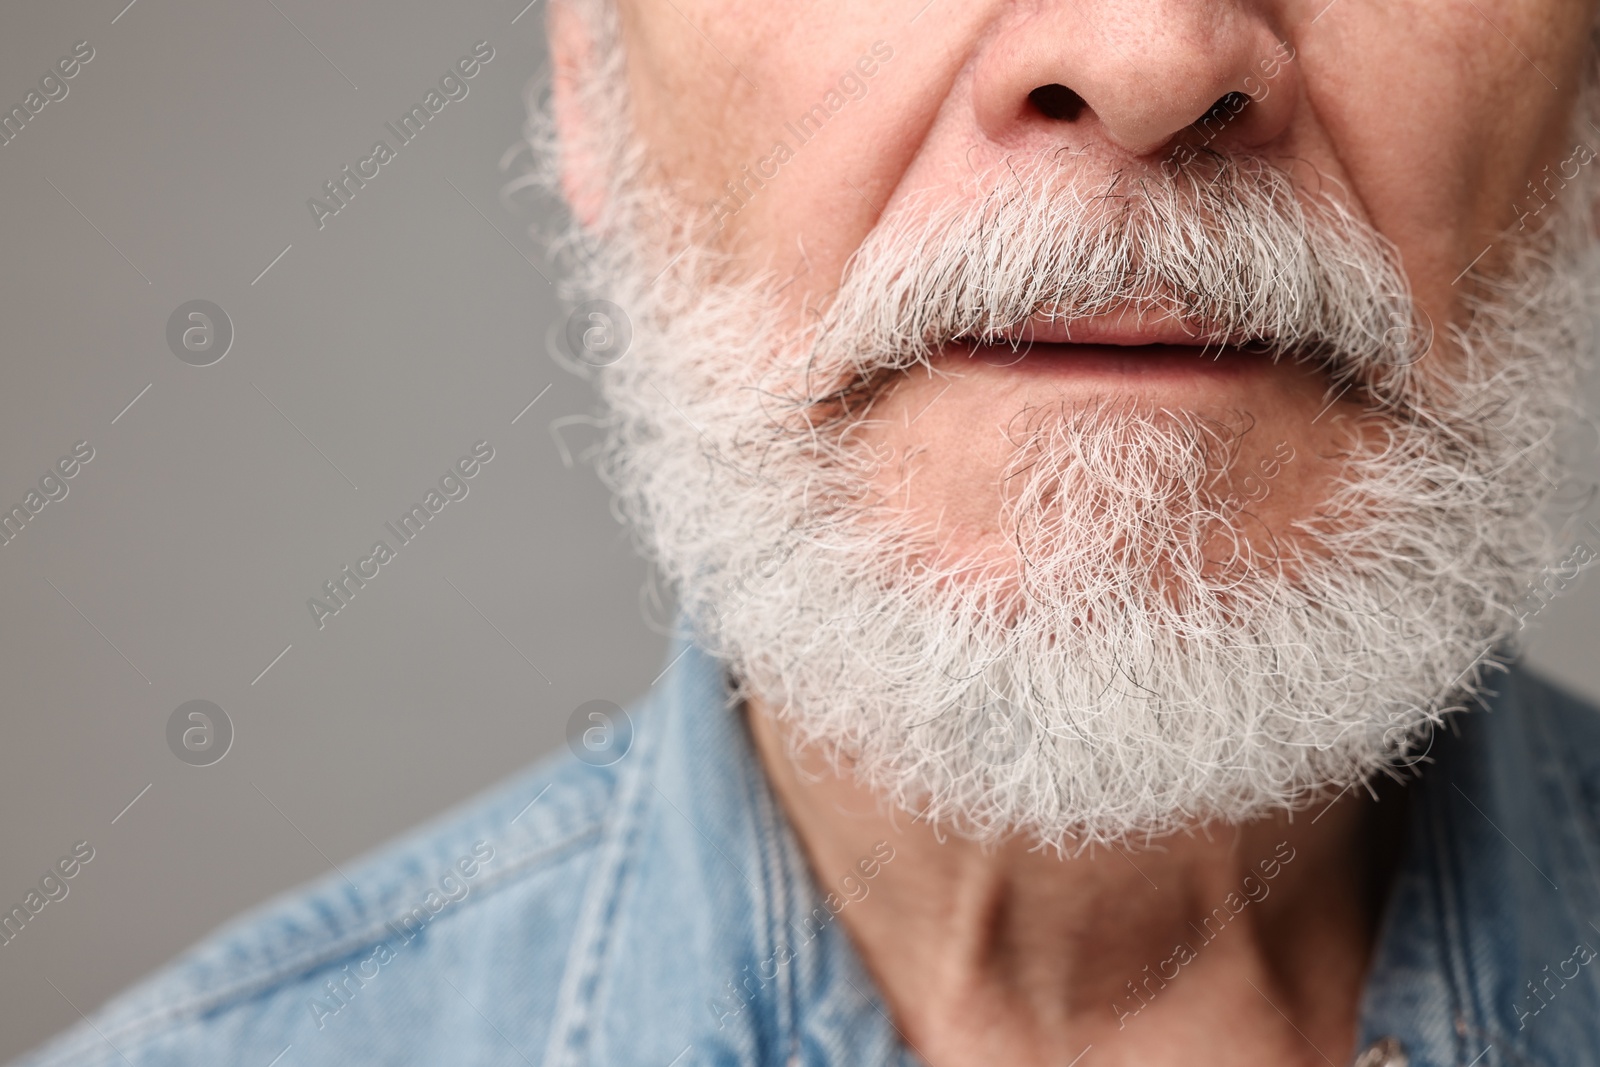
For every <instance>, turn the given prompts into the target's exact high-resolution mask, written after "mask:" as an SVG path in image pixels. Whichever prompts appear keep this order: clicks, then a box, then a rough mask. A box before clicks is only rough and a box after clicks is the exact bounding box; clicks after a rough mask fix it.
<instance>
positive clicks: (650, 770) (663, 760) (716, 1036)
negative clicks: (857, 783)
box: [541, 642, 916, 1067]
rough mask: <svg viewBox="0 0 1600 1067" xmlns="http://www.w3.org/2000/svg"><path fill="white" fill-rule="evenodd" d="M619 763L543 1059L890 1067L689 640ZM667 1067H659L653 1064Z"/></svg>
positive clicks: (894, 1041)
mask: <svg viewBox="0 0 1600 1067" xmlns="http://www.w3.org/2000/svg"><path fill="white" fill-rule="evenodd" d="M671 654H672V656H673V665H672V666H671V668H670V670H669V672H668V674H667V677H666V678H665V679H663V680H662V681H661V682H660V683H658V684H659V685H661V686H662V689H663V691H661V692H659V693H658V694H657V695H656V697H655V699H654V701H653V704H654V706H653V707H652V708H651V709H650V711H649V714H648V715H645V716H641V721H640V722H639V723H638V729H637V731H636V741H635V745H634V748H633V750H632V751H630V752H629V753H628V756H627V758H626V759H624V760H622V762H621V763H620V764H619V770H620V772H621V773H620V775H619V780H618V783H617V790H616V795H615V797H614V804H613V808H612V810H613V812H614V814H615V817H614V819H613V820H612V821H611V823H610V824H609V825H608V827H607V829H606V831H605V835H604V840H603V841H602V842H601V845H600V847H599V860H598V863H599V868H600V869H599V870H597V871H596V877H595V878H594V879H593V880H592V881H591V882H590V885H591V886H593V887H595V889H596V891H595V892H593V893H592V894H591V895H590V896H589V898H588V899H587V900H586V901H585V905H584V909H583V912H582V916H581V918H580V923H579V926H578V929H577V931H576V935H575V943H574V947H573V950H572V951H571V952H570V953H569V955H568V960H569V966H568V968H567V973H566V975H565V977H564V979H563V985H562V989H561V990H560V994H559V999H558V1002H557V1010H556V1020H557V1022H556V1028H555V1030H554V1032H553V1033H552V1034H551V1037H550V1043H549V1045H548V1046H547V1048H546V1052H545V1056H544V1058H543V1059H542V1060H541V1063H543V1064H545V1065H546V1067H579V1065H589V1064H599V1063H646V1062H655V1059H654V1058H653V1057H655V1056H657V1055H659V1053H660V1051H661V1050H662V1048H663V1046H662V1045H661V1034H660V1030H661V1029H666V1030H668V1031H670V1032H672V1033H673V1035H674V1036H673V1037H672V1039H671V1042H670V1043H671V1044H677V1045H680V1047H679V1048H674V1049H671V1050H669V1051H668V1053H667V1055H668V1057H671V1056H673V1055H676V1056H677V1057H678V1058H677V1059H673V1060H672V1064H673V1067H685V1065H687V1064H691V1063H738V1064H796V1065H797V1064H802V1063H804V1064H852V1065H853V1064H897V1063H908V1064H909V1063H915V1062H916V1061H915V1060H911V1059H907V1058H905V1056H906V1053H905V1052H904V1049H903V1045H902V1043H901V1040H900V1038H899V1037H898V1035H897V1032H896V1030H895V1028H894V1026H893V1024H892V1022H891V1021H890V1019H889V1015H888V1014H887V1011H886V1009H885V1006H884V1003H883V1001H882V1000H881V998H880V996H879V994H878V992H877V990H876V988H875V987H874V985H873V982H872V979H871V978H870V977H869V976H868V974H867V973H866V971H865V969H864V968H863V966H862V964H861V961H860V959H859V957H858V956H857V955H856V953H855V951H854V950H853V948H852V947H851V944H850V941H849V939H848V937H847V935H846V934H845V933H844V931H843V930H842V929H841V928H840V924H839V922H838V920H837V918H835V917H834V914H833V912H831V911H830V910H829V908H828V907H827V903H826V901H827V896H826V894H824V893H823V892H822V891H820V890H819V888H818V887H817V885H816V883H815V881H814V879H813V878H812V876H811V874H810V873H809V871H808V868H807V865H806V860H805V857H804V855H803V853H802V851H801V849H800V847H799V843H798V841H797V840H796V839H795V837H794V835H793V833H792V831H791V829H790V827H789V825H788V822H787V820H786V818H785V817H784V815H783V813H782V811H781V810H780V808H779V807H778V804H777V801H776V798H775V797H774V796H773V795H772V793H771V790H770V789H769V788H768V785H767V781H766V776H765V774H764V772H763V771H762V769H761V765H760V763H759V761H758V760H757V758H756V754H755V751H754V748H753V745H752V742H751V739H750V737H749V734H748V732H747V729H746V726H745V721H744V717H743V716H742V715H741V714H738V713H737V710H736V709H735V708H734V707H733V706H732V704H731V701H730V697H729V693H728V689H727V686H726V685H725V682H724V677H723V673H722V669H721V667H720V665H719V664H718V663H717V662H716V661H715V660H713V659H712V658H711V657H709V656H708V655H706V654H705V653H704V652H703V651H702V650H701V649H700V648H698V647H697V646H695V645H693V644H688V643H683V642H680V643H679V644H678V645H677V647H675V648H674V649H673V650H672V653H671ZM660 1062H662V1063H663V1067H665V1064H666V1062H667V1061H666V1060H661V1061H660Z"/></svg>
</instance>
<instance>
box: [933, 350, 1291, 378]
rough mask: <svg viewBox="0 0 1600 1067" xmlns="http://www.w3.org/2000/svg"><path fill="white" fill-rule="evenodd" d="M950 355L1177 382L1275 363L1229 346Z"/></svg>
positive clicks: (1031, 370)
mask: <svg viewBox="0 0 1600 1067" xmlns="http://www.w3.org/2000/svg"><path fill="white" fill-rule="evenodd" d="M945 357H946V358H947V359H949V360H950V361H951V362H952V363H957V364H959V365H961V366H962V367H963V368H968V367H970V368H972V369H976V367H977V366H988V367H994V368H996V369H1000V370H1004V371H1007V372H1010V373H1024V374H1039V375H1048V376H1050V377H1069V378H1113V379H1118V380H1121V381H1123V382H1125V383H1127V382H1130V380H1143V381H1149V382H1151V383H1152V384H1153V383H1154V382H1155V381H1157V380H1166V381H1178V380H1184V379H1194V378H1197V377H1201V378H1238V377H1242V376H1245V375H1249V374H1258V373H1260V372H1261V371H1262V370H1264V369H1265V368H1268V367H1270V366H1272V364H1273V360H1272V357H1271V356H1270V355H1269V354H1267V353H1265V352H1260V351H1256V350H1253V349H1242V348H1235V347H1231V346H1227V345H1223V346H1212V347H1210V348H1202V347H1199V346H1196V345H1080V344H1040V343H1033V344H1025V345H1022V346H1020V347H1017V348H1012V347H1011V346H1010V345H952V346H950V347H949V348H947V349H946V350H945Z"/></svg>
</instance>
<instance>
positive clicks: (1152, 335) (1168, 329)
mask: <svg viewBox="0 0 1600 1067" xmlns="http://www.w3.org/2000/svg"><path fill="white" fill-rule="evenodd" d="M1252 340H1259V339H1255V338H1244V337H1228V336H1227V335H1226V334H1224V333H1223V331H1221V330H1219V329H1216V328H1214V327H1207V326H1206V325H1205V324H1204V323H1200V322H1195V321H1192V320H1185V319H1181V318H1177V317H1175V316H1172V315H1163V316H1162V317H1160V318H1154V319H1148V320H1147V319H1146V318H1145V317H1144V316H1143V315H1141V314H1139V313H1138V312H1134V311H1131V310H1130V311H1118V312H1110V313H1107V314H1102V315H1095V316H1092V317H1089V318H1078V319H1063V318H1057V317H1054V316H1052V315H1049V314H1047V313H1037V314H1034V315H1030V316H1029V317H1028V318H1026V319H1024V320H1023V321H1022V322H1020V323H1018V324H1016V325H1015V326H1012V327H1010V328H1008V329H1005V330H1002V331H999V332H998V333H995V334H991V335H989V336H987V337H985V338H983V341H984V343H986V344H1016V345H1027V344H1075V345H1115V346H1128V347H1132V346H1138V345H1193V346H1195V347H1203V346H1212V345H1242V344H1246V343H1248V342H1250V341H1252Z"/></svg>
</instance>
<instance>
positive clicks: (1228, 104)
mask: <svg viewBox="0 0 1600 1067" xmlns="http://www.w3.org/2000/svg"><path fill="white" fill-rule="evenodd" d="M1249 102H1250V97H1249V96H1247V95H1246V94H1244V93H1239V92H1233V93H1224V94H1223V95H1222V96H1221V97H1219V98H1218V100H1217V102H1216V103H1215V104H1212V105H1211V109H1210V110H1209V111H1207V112H1206V113H1205V114H1204V115H1201V116H1200V117H1199V118H1197V119H1195V120H1194V124H1195V125H1196V126H1200V125H1202V124H1204V123H1207V122H1227V121H1228V120H1229V119H1231V118H1233V117H1234V116H1235V115H1237V114H1238V113H1239V112H1241V111H1243V110H1244V106H1245V105H1246V104H1248V103H1249Z"/></svg>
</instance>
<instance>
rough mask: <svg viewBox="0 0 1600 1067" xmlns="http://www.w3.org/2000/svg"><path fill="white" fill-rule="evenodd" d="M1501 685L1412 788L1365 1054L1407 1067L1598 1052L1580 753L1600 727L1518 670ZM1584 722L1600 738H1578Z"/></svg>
mask: <svg viewBox="0 0 1600 1067" xmlns="http://www.w3.org/2000/svg"><path fill="white" fill-rule="evenodd" d="M1496 688H1497V692H1495V693H1493V694H1491V695H1490V696H1489V697H1487V699H1486V700H1485V702H1484V705H1485V706H1484V707H1483V708H1482V709H1479V710H1473V711H1471V712H1468V713H1465V714H1458V715H1455V716H1453V717H1451V718H1449V719H1448V720H1447V721H1446V724H1445V725H1444V726H1443V727H1441V728H1440V729H1438V730H1437V731H1436V732H1435V737H1434V741H1433V745H1432V747H1431V750H1430V752H1429V753H1428V762H1427V763H1426V764H1424V765H1423V766H1422V768H1421V773H1420V775H1419V777H1418V779H1417V780H1416V781H1415V782H1413V783H1412V784H1411V785H1410V786H1409V788H1408V789H1407V792H1408V793H1409V794H1411V803H1410V810H1409V813H1408V821H1409V826H1408V836H1409V840H1408V843H1407V847H1406V849H1405V851H1404V854H1403V856H1402V858H1401V860H1400V864H1399V869H1398V871H1397V872H1396V875H1395V881H1394V884H1393V888H1392V890H1391V893H1390V896H1389V900H1388V903H1387V907H1386V914H1385V917H1384V920H1383V926H1382V929H1381V931H1380V935H1379V939H1378V944H1377V947H1376V949H1375V952H1374V957H1373V963H1372V968H1371V972H1370V975H1369V979H1368V982H1367V986H1366V989H1365V992H1364V996H1363V1002H1362V1012H1361V1026H1360V1041H1361V1045H1362V1046H1366V1045H1368V1044H1370V1043H1373V1042H1375V1041H1377V1040H1378V1039H1380V1038H1382V1037H1385V1036H1390V1037H1395V1038H1398V1039H1399V1041H1400V1043H1401V1044H1402V1045H1403V1046H1404V1048H1405V1050H1406V1053H1407V1056H1408V1057H1409V1060H1410V1064H1411V1067H1434V1065H1440V1067H1442V1065H1446V1064H1452V1065H1466V1064H1471V1065H1473V1067H1494V1065H1497V1064H1540V1065H1554V1067H1560V1065H1567V1064H1571V1065H1577V1064H1582V1063H1589V1062H1592V1061H1591V1059H1590V1058H1589V1057H1590V1056H1591V1055H1592V1053H1593V1050H1595V1049H1600V959H1593V958H1592V955H1591V954H1592V953H1593V952H1594V951H1595V950H1600V929H1596V927H1595V925H1594V923H1593V922H1591V919H1593V918H1596V917H1600V899H1597V892H1596V886H1597V885H1600V857H1597V856H1596V847H1595V842H1594V840H1593V837H1592V834H1591V833H1589V832H1588V831H1587V827H1588V826H1589V824H1590V822H1591V820H1590V818H1589V817H1588V816H1587V815H1586V814H1585V812H1584V810H1583V806H1582V805H1583V803H1584V785H1585V783H1584V781H1583V776H1582V775H1581V774H1580V773H1579V771H1578V768H1577V766H1576V765H1575V763H1574V761H1573V759H1571V758H1570V755H1569V753H1570V751H1571V746H1574V745H1584V743H1585V742H1589V741H1592V735H1593V732H1594V726H1593V720H1594V718H1595V716H1594V715H1593V713H1592V711H1591V710H1590V709H1588V708H1583V707H1579V706H1577V705H1575V704H1573V703H1572V702H1570V701H1568V700H1567V698H1565V697H1563V696H1561V695H1559V694H1557V693H1555V692H1554V691H1553V690H1551V689H1549V688H1548V687H1546V686H1544V685H1542V684H1540V683H1539V682H1537V681H1536V680H1534V679H1532V678H1530V677H1529V676H1528V675H1526V674H1525V673H1523V672H1521V671H1519V670H1512V671H1511V672H1509V673H1508V674H1507V675H1505V676H1504V677H1503V678H1502V679H1501V680H1500V682H1499V684H1498V685H1497V687H1496ZM1563 707H1564V708H1565V709H1566V710H1565V714H1563ZM1580 723H1582V724H1587V729H1586V730H1585V733H1586V734H1587V735H1589V736H1585V737H1577V736H1571V735H1570V729H1571V727H1574V726H1578V725H1580ZM1586 957H1588V958H1590V962H1588V963H1587V964H1586V963H1584V962H1583V961H1584V959H1585V958H1586Z"/></svg>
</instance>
